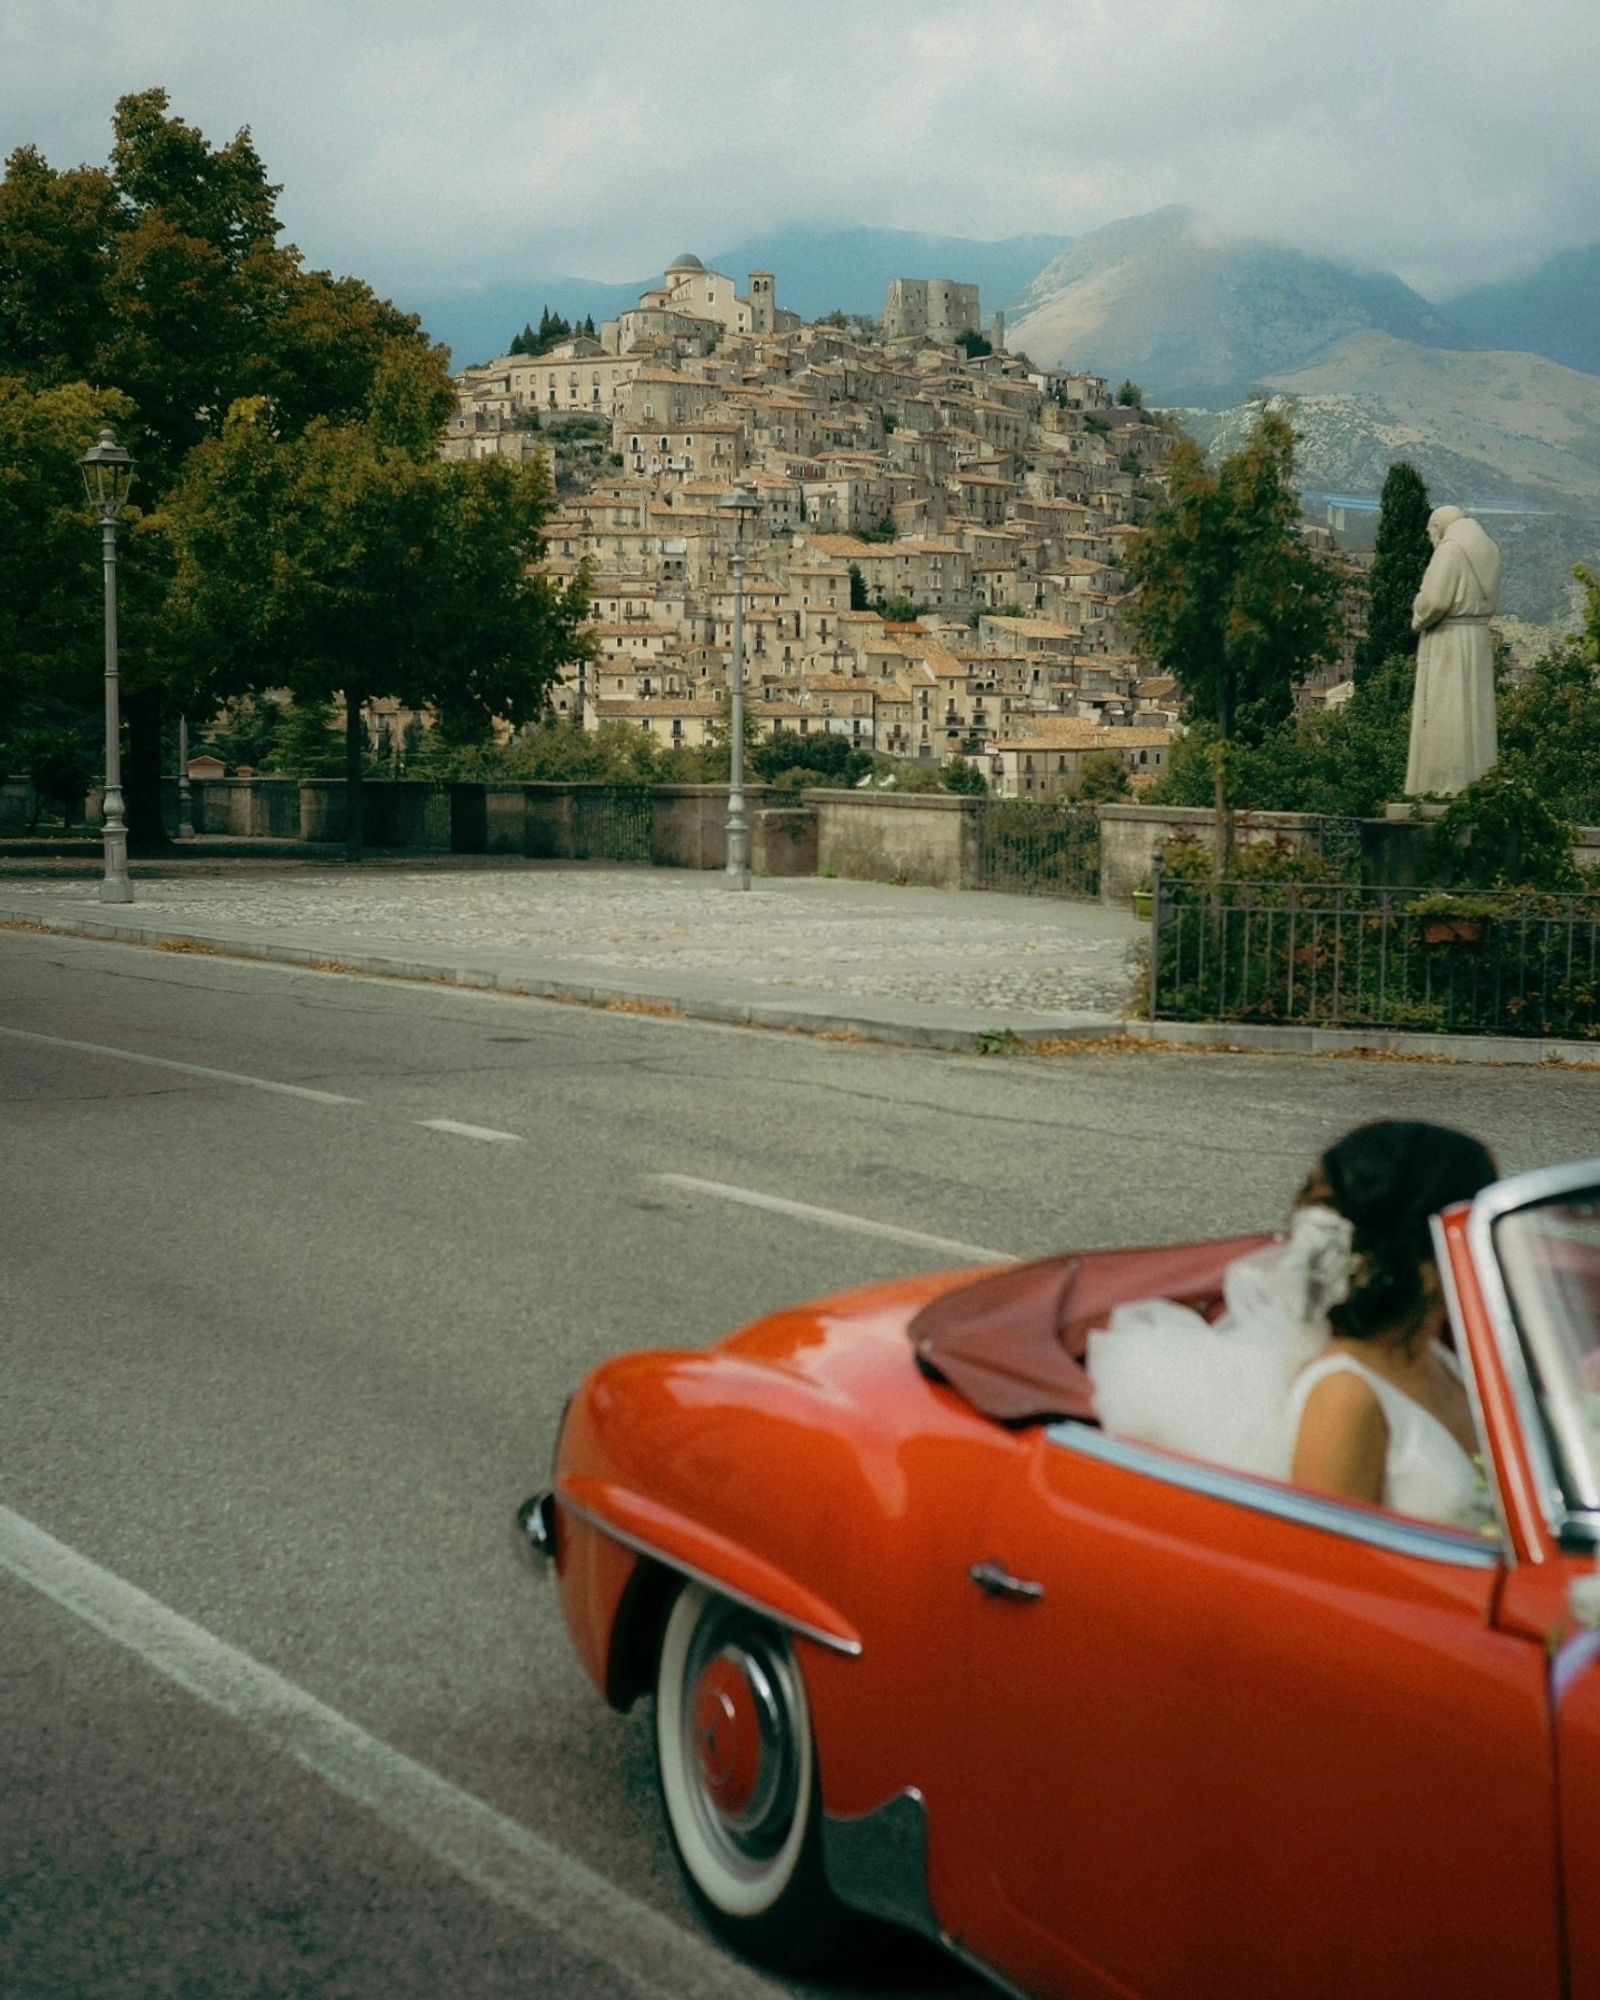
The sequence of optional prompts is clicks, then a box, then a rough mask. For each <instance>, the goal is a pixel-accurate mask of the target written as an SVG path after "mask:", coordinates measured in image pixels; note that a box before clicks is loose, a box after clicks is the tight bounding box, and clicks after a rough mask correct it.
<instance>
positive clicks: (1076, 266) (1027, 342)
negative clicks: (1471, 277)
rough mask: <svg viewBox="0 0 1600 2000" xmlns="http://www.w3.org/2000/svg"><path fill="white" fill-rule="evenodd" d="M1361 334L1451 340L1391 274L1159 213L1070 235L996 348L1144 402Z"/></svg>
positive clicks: (1201, 388) (1218, 396)
mask: <svg viewBox="0 0 1600 2000" xmlns="http://www.w3.org/2000/svg"><path fill="white" fill-rule="evenodd" d="M1368 330H1376V331H1378V332H1381V333H1385V334H1391V335H1394V336H1396V337H1397V338H1399V339H1402V340H1408V341H1415V342H1419V343H1425V344H1432V343H1444V342H1447V341H1449V339H1450V338H1451V330H1450V327H1449V325H1448V322H1447V321H1446V319H1445V317H1444V316H1443V314H1441V313H1440V311H1439V310H1438V308H1437V307H1435V306H1432V305H1430V304H1429V302H1428V301H1427V300H1426V299H1425V298H1423V297H1422V296H1421V295H1420V293H1417V292H1414V291H1412V290H1411V288H1410V287H1409V286H1408V285H1404V284H1402V283H1401V281H1400V280H1399V279H1398V278H1396V277H1393V276H1392V275H1390V274H1389V273H1388V272H1383V271H1361V270H1355V269H1352V268H1350V267H1349V266H1346V265H1343V264H1336V263H1333V262H1332V261H1330V260H1328V259H1326V258H1320V257H1311V256H1307V255H1306V254H1305V253H1303V252H1302V251H1299V250H1291V249H1288V248H1286V247H1285V246H1283V245H1281V244H1276V243H1267V242H1261V241H1254V240H1244V239H1233V240H1229V239H1225V238H1221V237H1218V236H1215V235H1213V234H1212V233H1210V232H1209V231H1208V229H1207V228H1206V226H1205V225H1204V224H1203V223H1202V221H1201V220H1200V218H1199V217H1198V216H1197V215H1195V213H1194V212H1193V211H1192V210H1189V209H1185V208H1164V209H1158V210H1156V211H1155V212H1154V213H1152V214H1150V215H1142V216H1136V217H1133V218H1131V219H1130V220H1128V221H1125V222H1115V223H1111V224H1109V225H1108V226H1107V227H1106V228H1104V229H1097V230H1094V231H1092V232H1091V233H1090V234H1088V235H1086V236H1081V237H1079V238H1077V239H1076V240H1075V241H1074V242H1073V243H1072V244H1070V245H1069V246H1068V248H1067V249H1066V250H1064V251H1063V252H1062V253H1061V254H1060V255H1059V256H1058V257H1056V258H1054V259H1053V260H1052V262H1051V263H1049V264H1048V265H1046V267H1045V268H1044V270H1042V271H1041V272H1040V273H1039V275H1038V277H1037V278H1036V279H1035V280H1034V282H1033V284H1032V285H1031V286H1030V287H1029V290H1028V292H1027V294H1026V296H1025V298H1024V299H1023V301H1022V303H1021V305H1020V307H1019V308H1018V312H1017V316H1016V318H1015V320H1014V321H1013V322H1012V324H1011V325H1010V327H1009V329H1008V335H1007V342H1008V345H1010V346H1012V347H1014V348H1019V349H1025V350H1026V351H1027V353H1028V354H1029V355H1030V356H1031V358H1032V359H1033V360H1034V361H1035V362H1037V363H1038V364H1039V365H1041V366H1043V367H1051V368H1053V367H1063V366H1066V367H1073V368H1088V369H1092V370H1094V371H1095V372H1097V373H1099V374H1104V375H1109V376H1111V377H1112V379H1113V380H1120V379H1121V378H1122V377H1123V376H1125V375H1131V376H1132V377H1133V378H1134V379H1135V380H1136V381H1137V382H1138V383H1139V384H1140V385H1141V386H1142V387H1143V389H1144V390H1145V393H1146V394H1147V396H1149V398H1150V399H1151V401H1152V402H1156V403H1167V404H1198V405H1203V406H1209V407H1217V406H1219V405H1225V404H1229V403H1234V402H1238V401H1240V400H1241V399H1242V398H1244V397H1246V396H1248V395H1249V393H1250V392H1251V390H1252V389H1254V388H1255V387H1256V386H1257V385H1258V384H1259V383H1260V382H1261V381H1262V380H1263V379H1264V378H1266V377H1267V376H1269V375H1275V374H1278V373H1280V372H1282V371H1283V370H1285V369H1291V368H1298V367H1300V366H1302V365H1303V364H1304V363H1306V362H1308V361H1311V360H1313V359H1314V358H1316V357H1317V356H1318V355H1320V354H1322V353H1325V352H1326V351H1327V350H1328V349H1329V348H1330V347H1332V346H1333V345H1334V344H1335V343H1336V342H1338V341H1340V340H1342V339H1344V338H1346V337H1348V336H1349V335H1351V334H1354V333H1360V332H1365V331H1368Z"/></svg>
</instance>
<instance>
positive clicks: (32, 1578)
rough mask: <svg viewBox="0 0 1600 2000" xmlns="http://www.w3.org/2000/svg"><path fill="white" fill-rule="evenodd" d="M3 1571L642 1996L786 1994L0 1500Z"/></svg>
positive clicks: (754, 1997) (714, 1998)
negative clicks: (239, 1725)
mask: <svg viewBox="0 0 1600 2000" xmlns="http://www.w3.org/2000/svg"><path fill="white" fill-rule="evenodd" d="M0 1566H3V1567H4V1568H6V1569H8V1570H9V1571H10V1572H11V1573H12V1575H13V1576H16V1577H18V1578H20V1579H21V1580H22V1581H23V1582H24V1583H27V1584H30V1585H31V1586H32V1587H33V1588H34V1589H35V1590H37V1591H40V1592H42V1593H43V1595H44V1596H46V1597H48V1598H51V1599H52V1600H53V1601H54V1602H55V1603H57V1604H59V1605H61V1606H62V1607H63V1608H64V1609H65V1610H67V1611H70V1612H72V1613H74V1614H75V1615H76V1616H77V1617H79V1618H81V1619H82V1620H83V1621H84V1623H85V1624H87V1625H92V1626H93V1627H94V1628H95V1630H96V1631H98V1632H101V1633H103V1634H104V1635H105V1637H106V1638H108V1639H111V1640H114V1641H115V1642H116V1644H117V1645H119V1646H123V1647H125V1648H126V1649H127V1650H128V1651H129V1652H130V1653H133V1654H135V1655H137V1657H138V1658H139V1659H141V1660H143V1661H144V1662H145V1664H146V1665H147V1666H150V1667H153V1668H154V1669H155V1670H156V1672H157V1673H160V1674H163V1675H164V1676H165V1677H166V1678H167V1679H168V1680H170V1681H173V1682H175V1683H176V1684H177V1685H178V1686H179V1687H181V1688H184V1689H186V1690H187V1691H188V1692H189V1693H190V1694H191V1695H194V1696H195V1697H196V1698H197V1699H198V1700H200V1701H203V1702H205V1703H206V1704H207V1706H208V1707H210V1708H214V1709H216V1710H218V1711H219V1712H220V1713H221V1714H223V1715H226V1716H228V1717H229V1718H230V1719H231V1720H232V1721H234V1722H237V1723H241V1724H242V1725H243V1726H244V1727H245V1728H246V1729H248V1730H250V1731H251V1732H252V1733H253V1734H254V1735H256V1736H259V1737H261V1738H262V1739H263V1740H264V1741H265V1742H267V1743H269V1744H270V1745H271V1746H272V1747H273V1748H274V1749H275V1750H279V1751H282V1752H283V1753H285V1754H286V1755H288V1756H290V1757H293V1758H294V1759H295V1760H296V1761H297V1762H298V1763H301V1764H303V1765H305V1767H306V1768H307V1769H308V1770H310V1771H314V1772H315V1773H316V1775H317V1776H318V1777H319V1778H321V1779H323V1780H324V1781H325V1782H326V1783H327V1784H328V1785H330V1786H332V1788H333V1789H334V1790H335V1791H336V1792H342V1793H343V1794H344V1796H345V1797H346V1798H348V1799H353V1800H355V1802H356V1803H357V1804H358V1805H361V1806H364V1807H366V1809H367V1810H368V1811H369V1812H371V1813H373V1814H375V1815H376V1817H377V1818H378V1819H379V1820H380V1821H382V1823H383V1824H384V1825H385V1826H387V1827H389V1828H391V1829H392V1830H393V1831H394V1832H396V1833H399V1834H403V1835H404V1836H405V1837H406V1838H407V1839H408V1840H410V1841H412V1842H414V1843H415V1845H416V1846H418V1847H420V1848H421V1849H423V1851H424V1852H425V1853H427V1854H430V1855H432V1856H433V1858H434V1859H435V1860H436V1861H441V1862H443V1863H444V1864H445V1866H446V1867H448V1868H452V1869H454V1870H455V1872H456V1873H457V1874H458V1875H460V1876H462V1877H463V1878H464V1879H465V1880H466V1881H468V1882H470V1883H471V1884H472V1885H473V1887H474V1888H476V1889H480V1890H482V1891H483V1893H484V1894H485V1895H487V1896H491V1897H493V1898H494V1899H495V1901H497V1902H499V1903H504V1904H506V1905H508V1906H509V1907H510V1908H511V1909H513V1910H515V1911H516V1912H517V1913H518V1915H520V1916H522V1917H524V1918H526V1919H527V1920H528V1921H529V1922H531V1923H532V1924H534V1925H535V1926H536V1927H537V1928H538V1929H539V1930H541V1931H544V1932H546V1933H548V1934H550V1935H551V1936H553V1937H555V1938H557V1939H559V1941H560V1942H561V1943H562V1944H563V1945H565V1946H566V1947H568V1948H569V1949H571V1950H572V1951H574V1952H576V1953H579V1954H581V1955H583V1956H585V1957H589V1958H593V1959H594V1960H596V1961H597V1962H598V1963H600V1964H602V1965H606V1966H609V1967H610V1968H611V1969H612V1970H613V1971H615V1972H616V1973H617V1974H619V1975H620V1976H621V1977H622V1978H623V1979H624V1980H625V1981H626V1983H627V1988H628V1991H629V1992H630V1993H631V1994H636V1995H638V1996H640V2000H683V1996H684V1994H686V1993H693V1994H695V1995H696V1996H702V1995H703V1996H707V2000H776V1995H777V1992H778V1989H777V1988H776V1987H774V1986H771V1985H769V1984H768V1983H767V1981H766V1980H764V1979H762V1978H760V1977H759V1976H758V1975H757V1974H755V1973H754V1972H751V1971H750V1970H749V1969H748V1968H747V1967H745V1966H742V1965H740V1964H738V1963H737V1962H736V1961H734V1960H732V1959H728V1958H724V1957H723V1955H722V1954H721V1953H720V1952H719V1951H718V1950H717V1949H716V1948H715V1947H714V1946H713V1945H712V1944H711V1943H710V1942H709V1941H708V1940H702V1939H700V1938H698V1937H696V1936H695V1935H694V1934H692V1933H691V1932H688V1931H684V1930H681V1929H680V1928H679V1927H678V1926H677V1925H676V1924H675V1923H673V1922H672V1921H671V1919H670V1918H667V1917H664V1916H662V1915H661V1914H660V1913H659V1912H658V1911H656V1910H652V1909H649V1908H647V1907H646V1905H644V1904H643V1903H639V1902H636V1901H635V1900H634V1899H633V1897H631V1896H630V1895H628V1894H627V1893H626V1892H625V1891H624V1890H621V1889H618V1888H616V1887H615V1886H614V1885H613V1884H612V1883H610V1882H607V1881H606V1880H605V1879H604V1877H602V1876H600V1875H596V1874H595V1873H594V1872H593V1870H592V1869H589V1868H586V1867H584V1865H583V1863H582V1862H581V1861H575V1860H574V1859H573V1858H572V1857H571V1856H570V1855H568V1854H564V1853H562V1851H561V1850H560V1848H558V1847H555V1846H553V1845H552V1844H551V1843H550V1842H549V1841H547V1840H541V1839H540V1837H539V1836H538V1835H537V1834H535V1833H530V1832H529V1831H528V1829H527V1828H526V1827H522V1826H519V1825H518V1824H517V1822H516V1821H515V1820H512V1819H508V1818H507V1817H506V1816H505V1814H504V1813H500V1812H496V1810H495V1809H494V1807H493V1806H490V1805H486V1804H485V1803H484V1801H483V1800H482V1799H479V1798H474V1797H473V1795H472V1794H471V1793H470V1792H463V1791H461V1790H459V1789H458V1788H457V1787H456V1786H455V1785H452V1784H451V1783H450V1782H449V1780H448V1779H445V1778H441V1777H440V1776H439V1774H438V1773H437V1772H436V1771H430V1770H429V1769H428V1768H427V1767H426V1766H425V1765H423V1764H418V1763H415V1762H413V1760H412V1759H411V1758H409V1757H407V1756H406V1755H404V1753H403V1752H401V1751H399V1750H396V1749H394V1748H393V1746H392V1745H390V1744H388V1743H384V1742H382V1741H381V1740H380V1739H379V1738H377V1737H375V1736H369V1735H368V1734H367V1732H366V1731H365V1730H364V1729H362V1728H360V1727H358V1725H357V1724H355V1723H353V1722H351V1721H350V1720H349V1719H348V1717H346V1716H343V1715H341V1714H339V1712H338V1711H337V1710H336V1709H332V1708H329V1707H327V1706H326V1704H325V1703H323V1702H320V1701H318V1700H317V1698H316V1697H315V1696H314V1695H311V1694H308V1693H307V1692H306V1691H305V1689H304V1688H301V1687H297V1686H296V1685H295V1684H294V1682H293V1681H289V1680H285V1679H284V1677H283V1676H282V1675H281V1674H279V1673H275V1672H274V1671H273V1669H272V1668H271V1667H266V1666H263V1665H262V1663H261V1662H260V1661H259V1660H256V1659H253V1658H252V1657H251V1656H250V1654H248V1653H243V1652H240V1651H239V1649H238V1648H237V1647H236V1646H230V1645H229V1644H228V1643H227V1641H226V1640H224V1639H219V1638H218V1637H217V1636H216V1634H215V1633H214V1632H208V1631H206V1629H205V1628H204V1627H203V1626H200V1625H195V1624H193V1623H191V1621H190V1620H189V1619H187V1618H184V1617H182V1616H181V1615H180V1614H179V1613H178V1612H176V1611H172V1610H170V1609H169V1608H168V1607H167V1606H166V1605H164V1604H162V1603H159V1602H158V1601H157V1600H156V1599H155V1598H153V1597H148V1596H146V1594H145V1593H144V1592H143V1591H142V1590H140V1589H138V1588H137V1587H136V1586H135V1585H134V1584H131V1583H128V1582H126V1581H125V1580H124V1579H123V1578H122V1577H120V1576H116V1575H114V1574H113V1573H112V1571H110V1570H107V1569H102V1568H101V1567H100V1565H99V1564H98V1563H96V1562H91V1561H90V1559H89V1558H88V1557H87V1556H82V1555H79V1554H78V1552H77V1551H76V1550H75V1549H70V1548H68V1547H67V1546H66V1544H65V1543H64V1542H58V1541H57V1540H56V1539H55V1537H54V1536H53V1535H49V1534H47V1533H46V1532H45V1531H44V1529H43V1528H39V1527H36V1526H35V1525H34V1523H33V1522H32V1521H29V1520H26V1519H25V1518H24V1517H23V1516H22V1515H21V1514H17V1513H14V1512H13V1511H12V1510H11V1508H9V1507H0Z"/></svg>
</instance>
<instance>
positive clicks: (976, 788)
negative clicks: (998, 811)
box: [942, 755, 989, 798]
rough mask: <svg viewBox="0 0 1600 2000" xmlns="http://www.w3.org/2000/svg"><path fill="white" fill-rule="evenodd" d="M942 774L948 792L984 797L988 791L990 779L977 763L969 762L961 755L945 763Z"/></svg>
mask: <svg viewBox="0 0 1600 2000" xmlns="http://www.w3.org/2000/svg"><path fill="white" fill-rule="evenodd" d="M942 776H943V778H944V788H945V790H946V791H947V792H955V793H957V794H959V795H960V796H962V797H966V798H983V797H985V796H986V795H987V793H988V790H989V785H988V781H987V779H986V778H985V777H984V775H983V773H982V771H980V770H979V769H978V767H977V765H976V764H973V763H969V762H968V760H967V759H966V758H965V757H962V756H959V755H957V756H954V757H952V758H951V759H950V761H949V762H948V763H947V764H946V765H945V767H944V771H943V773H942Z"/></svg>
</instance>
